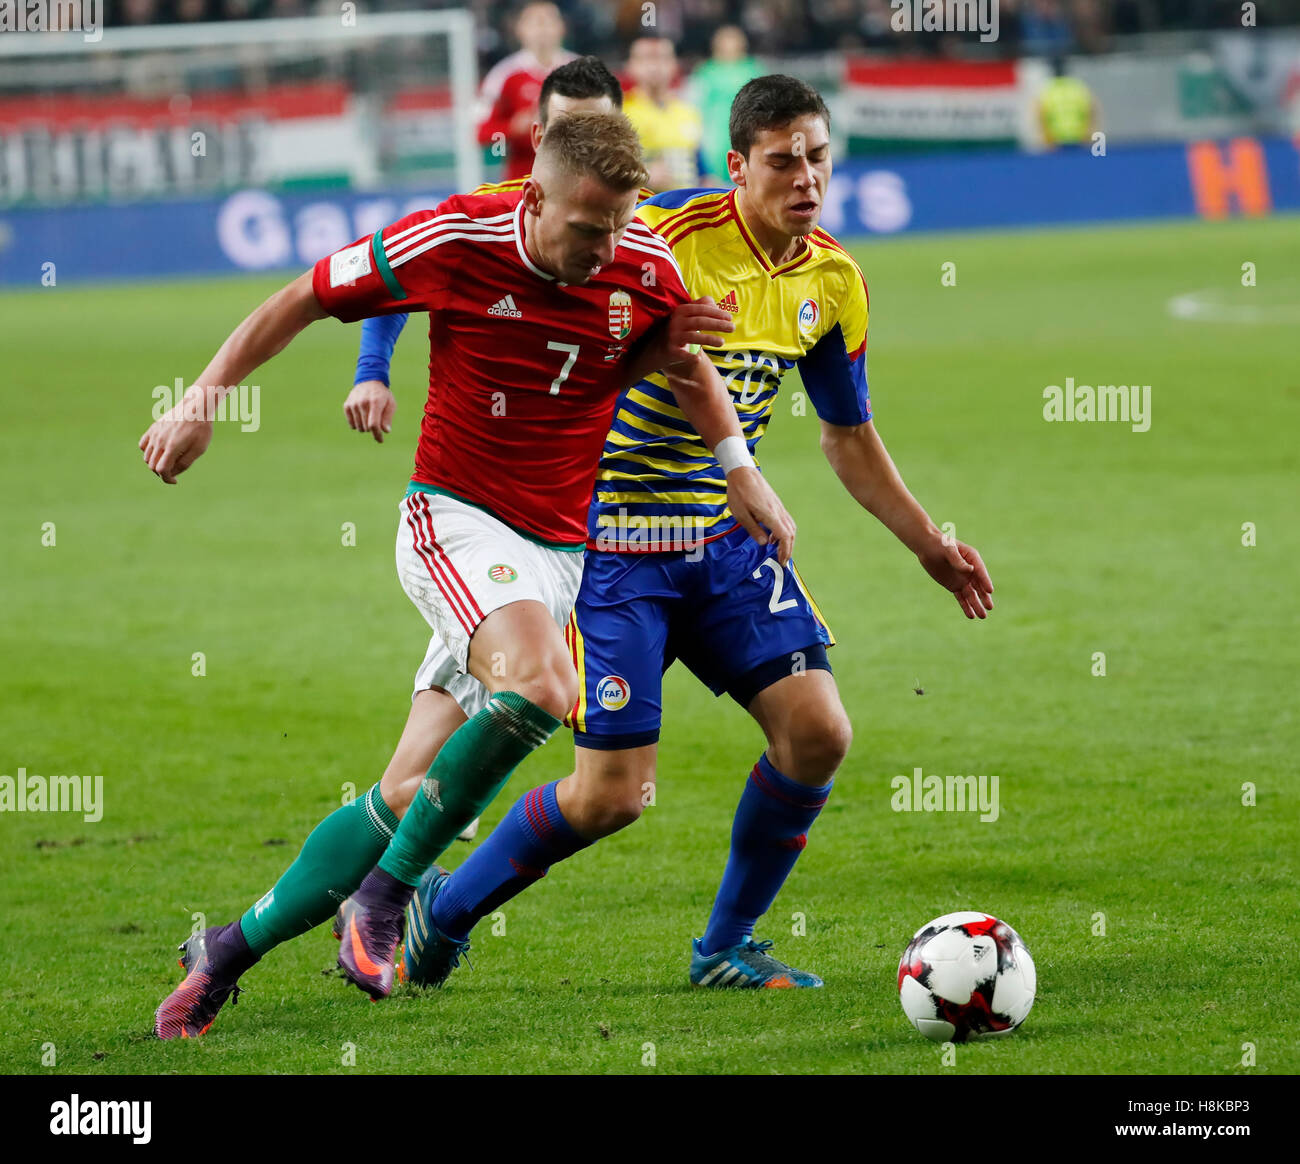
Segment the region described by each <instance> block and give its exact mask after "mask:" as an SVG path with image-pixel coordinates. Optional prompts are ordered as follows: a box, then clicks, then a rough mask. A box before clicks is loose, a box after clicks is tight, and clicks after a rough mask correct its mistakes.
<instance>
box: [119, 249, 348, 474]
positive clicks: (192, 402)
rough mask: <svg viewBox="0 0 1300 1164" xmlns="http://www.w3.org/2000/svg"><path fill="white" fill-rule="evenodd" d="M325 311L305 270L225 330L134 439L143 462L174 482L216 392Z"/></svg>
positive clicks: (196, 450) (207, 434)
mask: <svg viewBox="0 0 1300 1164" xmlns="http://www.w3.org/2000/svg"><path fill="white" fill-rule="evenodd" d="M325 315H326V312H325V309H324V308H323V307H321V305H320V304H319V303H318V302H317V301H316V295H315V293H314V292H313V291H312V272H311V271H308V272H306V273H305V274H303V275H299V276H298V278H297V279H295V280H294V281H293V282H292V283H290V284H289V285H288V286H287V287H284V288H281V289H280V290H279V291H277V292H276V293H275V294H274V295H272V296H271V298H270V299H268V300H267V301H266V302H265V303H263V304H262V306H261V307H259V308H258V309H257V310H256V311H254V312H253V314H252V315H250V316H249V317H248V318H247V319H245V320H244V322H243V323H241V324H240V325H239V326H238V327H237V328H235V330H234V331H232V332H231V333H230V336H229V337H228V338H227V339H226V342H225V343H223V344H222V345H221V347H220V348H219V349H218V351H217V354H216V355H215V356H213V357H212V360H211V362H210V363H209V364H208V366H207V367H206V368H204V369H203V371H202V372H201V373H200V374H199V378H198V380H197V381H195V383H194V384H193V385H192V386H191V387H190V389H189V390H188V391H187V392H186V393H185V395H184V396H183V397H182V398H181V400H180V401H179V402H178V403H177V404H175V405H174V406H173V407H172V408H171V409H170V410H169V411H167V412H165V413H164V414H163V415H162V416H160V417H159V418H158V419H157V420H155V421H154V422H153V424H151V425H150V426H149V428H148V429H147V430H146V431H145V433H144V435H143V436H142V437H141V438H140V444H139V447H140V450H141V452H142V453H143V455H144V462H145V464H146V465H148V466H149V468H150V469H152V470H153V471H154V472H155V473H156V474H157V475H158V476H159V477H161V478H162V479H163V481H165V482H166V483H167V484H168V485H175V484H176V477H177V475H178V474H180V473H183V472H185V470H186V469H188V468H189V467H190V466H191V465H192V464H194V462H195V461H196V460H198V458H199V457H200V456H202V455H203V452H204V450H205V449H206V448H207V447H208V443H209V442H210V441H211V440H212V418H213V417H214V416H215V415H216V411H217V405H218V403H220V401H221V400H222V398H223V397H224V396H226V394H227V393H229V392H230V391H231V390H232V389H234V388H236V387H238V386H239V385H240V384H242V383H244V382H245V377H247V376H248V375H249V374H250V373H251V372H253V371H255V370H256V369H257V368H260V367H261V366H262V365H263V364H264V363H266V361H267V360H269V359H270V358H271V357H272V356H274V355H277V354H278V353H279V352H281V351H283V350H284V348H285V347H286V346H287V345H288V343H289V341H290V340H292V339H293V337H294V336H296V335H297V334H298V333H299V332H300V331H302V329H303V328H304V327H306V326H307V325H308V324H309V323H311V322H313V321H314V320H317V319H324V318H325Z"/></svg>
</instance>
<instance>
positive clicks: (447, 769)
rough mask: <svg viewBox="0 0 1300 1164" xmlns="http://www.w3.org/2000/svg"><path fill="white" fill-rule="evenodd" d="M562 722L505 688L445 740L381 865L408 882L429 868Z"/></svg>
mask: <svg viewBox="0 0 1300 1164" xmlns="http://www.w3.org/2000/svg"><path fill="white" fill-rule="evenodd" d="M559 726H560V721H559V720H558V719H556V718H555V717H554V716H552V715H550V714H549V713H547V712H545V711H543V710H542V709H541V708H540V707H538V706H537V705H536V704H534V703H530V702H529V701H528V700H527V699H525V698H524V697H523V696H522V695H519V694H518V693H516V692H514V691H499V692H497V694H495V695H494V696H492V698H491V699H490V700H489V701H488V705H487V706H486V707H485V708H484V709H483V710H482V711H480V712H479V713H478V714H477V715H476V716H474V718H473V719H471V720H468V721H467V722H466V723H463V724H461V725H460V727H458V728H457V729H456V730H455V731H454V732H452V734H451V735H450V736H449V737H448V739H447V742H446V743H445V744H443V745H442V750H441V751H439V753H438V755H437V758H436V759H435V760H434V761H433V766H432V767H431V768H430V769H429V774H428V775H427V776H426V777H425V778H424V782H423V783H422V784H421V785H420V791H419V792H418V793H417V794H416V797H415V800H414V801H412V802H411V807H410V808H409V809H407V811H406V815H405V816H404V817H403V818H402V823H401V825H399V826H398V829H397V832H396V833H395V834H394V836H393V839H392V842H391V843H390V844H389V846H388V849H387V850H386V851H385V853H384V855H383V856H382V857H381V858H380V859H379V868H380V869H382V870H383V871H384V872H385V873H387V874H389V875H390V876H392V877H395V878H396V879H397V880H398V881H400V882H402V883H403V884H404V885H412V886H413V885H417V884H418V883H419V880H420V877H421V875H422V874H423V873H424V871H425V870H426V869H427V868H428V867H429V866H430V865H432V864H433V863H434V861H436V860H437V859H438V857H439V855H440V854H441V853H442V851H443V850H444V849H445V848H446V847H447V846H448V845H450V844H451V842H452V841H454V840H455V839H456V835H457V834H458V833H459V832H460V831H461V829H463V828H464V827H465V826H466V825H467V824H469V822H470V821H472V820H473V819H474V818H475V817H476V816H480V815H481V814H482V812H483V810H484V809H485V808H487V806H488V805H489V804H491V803H492V801H493V800H494V799H495V798H496V794H497V793H498V792H500V791H501V788H502V786H503V785H504V784H505V782H506V781H507V780H509V779H510V773H511V772H513V771H514V770H515V768H516V767H517V766H518V764H519V762H520V761H521V760H523V758H524V757H525V756H527V755H528V754H529V753H530V752H532V751H535V750H536V749H537V748H540V747H541V746H542V745H543V744H544V743H546V741H547V740H548V739H550V737H551V734H552V733H553V732H554V731H555V729H556V728H557V727H559Z"/></svg>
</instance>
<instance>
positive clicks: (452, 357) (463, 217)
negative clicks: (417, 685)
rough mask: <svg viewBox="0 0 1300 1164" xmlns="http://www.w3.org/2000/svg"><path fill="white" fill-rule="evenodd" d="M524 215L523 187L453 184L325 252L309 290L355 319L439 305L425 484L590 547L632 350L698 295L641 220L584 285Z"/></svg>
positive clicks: (523, 528) (543, 534) (561, 540)
mask: <svg viewBox="0 0 1300 1164" xmlns="http://www.w3.org/2000/svg"><path fill="white" fill-rule="evenodd" d="M523 215H524V206H523V195H522V192H521V191H519V190H510V191H504V192H497V193H491V194H458V195H455V196H454V197H452V198H449V199H447V201H446V202H444V203H442V204H441V205H440V206H439V207H437V209H435V210H420V211H417V212H416V213H415V214H410V215H407V217H405V218H403V219H401V220H400V221H398V222H395V223H393V224H392V225H391V226H386V227H384V228H383V229H382V230H380V231H377V232H376V233H375V234H374V235H373V236H371V237H368V238H363V239H360V240H358V241H357V242H356V243H354V244H353V245H352V246H349V247H344V248H343V249H342V250H340V251H337V252H335V253H334V254H333V255H329V256H327V257H325V258H323V259H321V260H320V262H318V263H317V264H316V267H315V270H314V272H313V276H312V287H313V289H314V291H315V293H316V298H317V299H318V300H319V301H320V304H321V306H322V307H323V308H325V310H326V311H328V312H329V313H330V314H331V315H334V316H337V317H338V318H339V319H341V320H343V321H345V322H349V323H350V322H353V321H355V320H358V319H363V318H365V317H367V316H371V315H392V314H394V313H397V312H403V311H408V312H409V311H428V312H430V325H429V345H430V355H429V399H428V403H427V404H426V405H425V410H424V420H423V422H422V424H421V427H420V442H419V445H418V447H417V449H416V455H415V474H414V477H413V480H415V481H416V482H418V483H420V484H424V485H431V486H433V487H435V488H437V489H441V490H445V491H446V492H447V493H450V494H452V495H454V496H456V497H460V498H462V499H463V500H465V501H469V502H471V503H472V504H474V505H478V506H481V507H482V508H483V509H486V510H488V511H489V512H491V513H493V514H495V515H496V516H497V517H499V518H500V519H501V520H502V521H504V522H506V523H507V524H509V525H511V526H514V527H515V528H516V529H518V530H519V531H520V532H522V533H525V534H527V535H529V536H531V537H533V538H536V539H538V540H541V541H544V542H554V543H556V544H561V545H566V546H576V545H583V544H585V543H586V540H587V507H588V505H589V504H590V503H591V490H592V485H593V484H594V482H595V478H596V467H597V463H598V462H599V460H600V452H601V448H602V447H603V446H604V443H605V437H606V435H607V434H608V432H609V427H610V423H611V421H612V419H613V414H614V405H615V403H616V401H617V399H618V396H619V393H620V391H621V390H622V389H623V387H624V385H625V382H626V380H627V378H628V372H629V363H630V353H631V351H632V350H633V348H634V346H635V345H636V343H637V341H638V340H640V339H641V338H642V337H643V336H644V335H645V334H646V332H647V331H649V330H650V328H651V327H653V326H654V325H655V324H656V323H658V322H660V321H661V320H663V319H665V318H666V317H667V316H668V315H669V314H670V313H671V312H672V309H673V308H674V307H676V306H677V305H678V304H680V303H684V302H686V301H687V300H688V299H689V296H688V295H687V293H686V288H685V287H684V285H683V283H682V276H681V271H680V270H679V269H678V267H677V263H676V261H675V260H674V259H673V256H672V251H671V250H669V248H668V245H667V244H666V243H665V242H664V241H663V239H661V238H660V237H659V236H658V235H656V234H655V233H654V232H652V231H651V230H650V228H649V227H647V226H645V225H643V224H642V223H640V222H638V221H636V220H635V219H634V220H633V221H632V223H631V225H630V226H629V227H628V228H627V232H626V233H625V234H624V235H623V238H622V239H621V240H620V242H619V245H618V247H617V248H616V249H615V251H614V259H613V262H611V263H610V264H609V265H608V266H605V267H602V268H601V269H600V271H599V272H598V273H597V274H596V275H595V277H594V278H593V279H591V281H590V282H588V283H586V284H583V285H582V286H576V285H573V284H566V283H561V282H558V281H557V280H556V279H555V278H554V277H553V276H552V275H549V274H547V273H546V272H545V271H543V270H541V269H540V268H539V267H537V266H536V265H535V264H534V263H533V261H532V260H531V259H530V258H529V257H528V254H527V251H526V250H525V248H524V234H523V230H524V228H523ZM651 271H653V277H650V273H651Z"/></svg>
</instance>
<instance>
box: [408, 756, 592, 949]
mask: <svg viewBox="0 0 1300 1164" xmlns="http://www.w3.org/2000/svg"><path fill="white" fill-rule="evenodd" d="M558 783H559V781H558V780H557V781H552V782H551V783H550V784H546V785H543V786H542V787H541V788H534V789H532V791H530V792H525V793H524V795H523V796H521V797H520V798H519V799H518V800H517V801H515V804H514V807H513V808H511V810H510V811H509V812H508V813H506V816H505V819H504V820H503V821H502V822H501V823H500V824H499V825H497V827H496V828H494V829H493V830H492V834H491V835H490V836H489V837H488V839H487V840H486V841H484V842H483V843H482V844H481V845H479V847H478V848H477V849H475V850H474V852H473V853H471V854H470V857H469V860H468V861H466V862H465V863H464V864H463V865H462V866H461V867H460V868H459V869H457V870H456V871H455V872H454V873H452V875H451V876H450V877H449V878H448V879H447V881H446V882H445V883H444V884H443V887H442V888H441V889H440V890H439V891H438V898H437V901H436V902H435V903H434V910H433V924H434V925H436V926H437V927H438V929H440V930H441V931H442V932H443V933H444V934H446V935H447V937H449V938H453V939H454V940H456V941H464V940H465V939H466V938H467V937H469V931H470V930H471V929H473V928H474V924H475V923H476V922H477V921H478V920H479V918H481V917H486V916H487V915H488V914H490V913H491V912H492V911H493V910H495V909H497V908H498V907H500V906H501V905H502V904H504V903H505V902H507V901H509V900H510V899H511V898H512V897H514V896H515V894H517V893H522V892H523V891H524V890H525V889H527V888H528V887H529V886H530V885H531V884H532V883H533V882H534V881H537V880H538V879H539V878H541V877H545V876H546V871H547V869H549V868H550V866H551V865H553V864H554V863H555V862H556V861H563V860H564V858H565V857H572V856H573V854H574V853H576V852H578V851H579V850H581V849H585V848H586V847H587V846H588V845H589V844H591V842H590V841H587V840H584V839H583V838H582V837H580V836H579V835H578V834H577V833H576V832H574V831H573V827H572V826H571V825H570V824H569V822H568V821H567V820H565V819H564V817H563V815H562V814H561V813H560V805H559V802H558V801H557V800H556V796H555V786H556V785H557V784H558Z"/></svg>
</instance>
